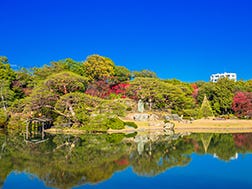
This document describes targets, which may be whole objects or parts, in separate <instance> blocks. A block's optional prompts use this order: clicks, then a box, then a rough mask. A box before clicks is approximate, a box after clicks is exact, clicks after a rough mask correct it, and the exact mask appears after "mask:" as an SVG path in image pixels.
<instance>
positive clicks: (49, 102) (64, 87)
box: [25, 71, 87, 118]
mask: <svg viewBox="0 0 252 189" xmlns="http://www.w3.org/2000/svg"><path fill="white" fill-rule="evenodd" d="M86 86H87V78H85V77H82V76H80V75H78V74H75V73H72V72H67V71H65V72H61V73H57V74H53V75H51V76H49V77H48V78H47V79H46V80H45V81H44V82H41V83H40V84H39V85H38V86H37V87H35V89H34V90H33V91H32V93H31V95H30V96H29V97H27V98H26V99H25V101H26V107H25V111H26V112H27V113H31V112H33V116H38V115H43V116H46V117H49V118H54V117H56V115H55V113H56V114H60V112H59V111H57V110H56V109H55V104H56V102H57V100H59V99H60V97H61V96H63V95H66V94H68V93H71V92H75V91H81V92H84V91H85V89H86ZM68 108H69V109H70V110H71V104H69V105H68Z"/></svg>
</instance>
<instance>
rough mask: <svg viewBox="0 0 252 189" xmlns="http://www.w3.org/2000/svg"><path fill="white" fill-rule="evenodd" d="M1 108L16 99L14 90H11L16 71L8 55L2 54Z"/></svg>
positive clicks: (0, 57) (0, 79) (0, 62)
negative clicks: (11, 65) (9, 61)
mask: <svg viewBox="0 0 252 189" xmlns="http://www.w3.org/2000/svg"><path fill="white" fill-rule="evenodd" d="M0 73H1V74H0V98H1V99H0V102H1V104H0V108H4V110H5V111H6V109H7V107H8V106H10V104H11V102H12V101H13V100H14V92H13V91H12V90H11V84H12V82H13V81H14V80H15V77H16V73H15V72H14V71H13V70H12V69H11V67H10V64H9V63H8V59H7V57H4V56H0Z"/></svg>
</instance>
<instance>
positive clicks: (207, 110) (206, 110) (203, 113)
mask: <svg viewBox="0 0 252 189" xmlns="http://www.w3.org/2000/svg"><path fill="white" fill-rule="evenodd" d="M199 117H200V118H202V117H204V118H207V117H213V110H212V108H211V105H210V103H209V101H208V99H207V97H206V95H205V96H204V100H203V102H202V104H201V108H200V110H199Z"/></svg>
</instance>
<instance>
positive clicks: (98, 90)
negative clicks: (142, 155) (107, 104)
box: [85, 80, 129, 98]
mask: <svg viewBox="0 0 252 189" xmlns="http://www.w3.org/2000/svg"><path fill="white" fill-rule="evenodd" d="M127 87H129V84H128V83H118V84H112V83H111V82H110V81H109V80H99V81H94V82H92V83H91V84H90V85H89V86H88V89H87V90H86V92H85V93H86V94H89V95H91V96H97V97H100V98H110V97H111V95H112V94H114V95H120V97H122V98H125V97H126V89H127Z"/></svg>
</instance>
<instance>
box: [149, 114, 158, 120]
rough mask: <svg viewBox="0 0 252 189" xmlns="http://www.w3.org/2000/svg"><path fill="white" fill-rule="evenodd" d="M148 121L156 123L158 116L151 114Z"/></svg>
mask: <svg viewBox="0 0 252 189" xmlns="http://www.w3.org/2000/svg"><path fill="white" fill-rule="evenodd" d="M149 120H150V121H156V120H159V117H158V115H156V114H151V115H150V116H149Z"/></svg>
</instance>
